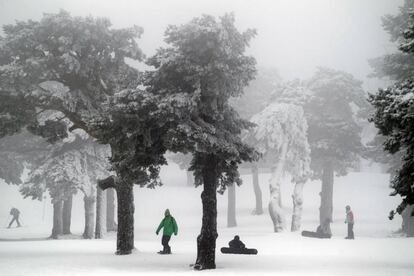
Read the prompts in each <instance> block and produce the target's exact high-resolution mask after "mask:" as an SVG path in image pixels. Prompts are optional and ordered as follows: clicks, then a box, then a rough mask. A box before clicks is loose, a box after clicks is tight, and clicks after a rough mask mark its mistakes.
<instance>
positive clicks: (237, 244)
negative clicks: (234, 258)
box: [229, 235, 246, 249]
mask: <svg viewBox="0 0 414 276" xmlns="http://www.w3.org/2000/svg"><path fill="white" fill-rule="evenodd" d="M229 247H230V248H233V249H244V248H246V245H244V243H243V242H242V241H241V240H240V237H239V236H237V235H236V236H234V239H232V240H231V241H230V242H229Z"/></svg>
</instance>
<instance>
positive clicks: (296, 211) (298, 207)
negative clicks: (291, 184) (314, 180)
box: [290, 181, 305, 232]
mask: <svg viewBox="0 0 414 276" xmlns="http://www.w3.org/2000/svg"><path fill="white" fill-rule="evenodd" d="M304 185H305V182H304V181H298V182H296V184H295V189H294V190H293V195H292V199H293V214H292V225H291V227H290V230H291V231H292V232H294V231H298V230H300V226H301V222H302V209H303V186H304Z"/></svg>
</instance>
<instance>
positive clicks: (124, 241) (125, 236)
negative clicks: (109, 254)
mask: <svg viewBox="0 0 414 276" xmlns="http://www.w3.org/2000/svg"><path fill="white" fill-rule="evenodd" d="M116 192H117V193H116V194H117V198H118V233H117V248H116V254H117V255H127V254H131V252H132V249H134V211H135V207H134V193H133V184H130V183H124V182H121V183H118V184H117V189H116Z"/></svg>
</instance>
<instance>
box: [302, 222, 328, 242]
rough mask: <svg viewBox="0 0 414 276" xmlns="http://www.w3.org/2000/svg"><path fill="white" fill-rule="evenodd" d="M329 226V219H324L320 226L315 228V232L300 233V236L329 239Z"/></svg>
mask: <svg viewBox="0 0 414 276" xmlns="http://www.w3.org/2000/svg"><path fill="white" fill-rule="evenodd" d="M330 224H331V221H330V219H326V220H325V222H324V223H323V224H322V225H319V226H318V228H316V232H311V231H302V236H304V237H309V238H319V239H330V238H331V237H332V232H331V226H330Z"/></svg>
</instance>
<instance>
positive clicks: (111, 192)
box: [106, 188, 118, 232]
mask: <svg viewBox="0 0 414 276" xmlns="http://www.w3.org/2000/svg"><path fill="white" fill-rule="evenodd" d="M117 229H118V225H116V222H115V189H114V188H108V189H106V231H108V232H111V231H116V230H117Z"/></svg>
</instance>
